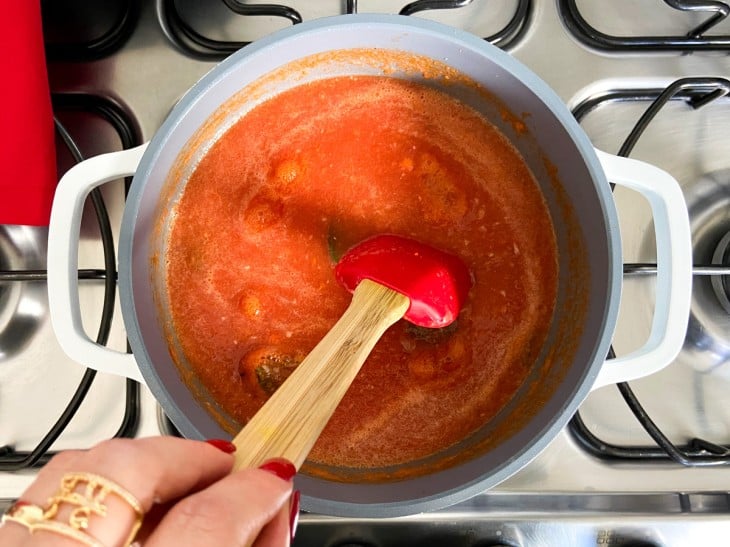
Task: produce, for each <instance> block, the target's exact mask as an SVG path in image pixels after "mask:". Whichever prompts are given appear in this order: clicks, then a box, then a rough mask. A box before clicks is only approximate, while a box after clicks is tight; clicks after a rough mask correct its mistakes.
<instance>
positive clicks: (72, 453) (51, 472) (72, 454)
mask: <svg viewBox="0 0 730 547" xmlns="http://www.w3.org/2000/svg"><path fill="white" fill-rule="evenodd" d="M82 454H83V452H82V451H78V450H67V451H64V452H59V453H58V454H56V455H55V456H54V457H53V458H51V460H50V461H49V462H48V463H47V464H46V465H45V466H43V467H42V468H41V470H40V471H39V472H38V475H37V477H36V481H47V480H54V478H55V477H56V476H57V473H58V470H59V469H68V468H69V466H72V465H73V464H74V462H75V461H76V460H77V459H78V458H79V457H80V456H81V455H82ZM49 477H50V478H49ZM31 489H32V486H31V487H29V488H28V489H26V491H25V492H24V493H23V495H22V496H21V497H20V500H22V501H24V502H28V503H33V504H35V505H40V506H42V505H43V504H45V502H46V499H45V498H43V499H41V500H38V499H36V497H34V496H33V495H32V494H31V496H30V497H29V496H28V492H29V491H30V490H31ZM31 540H32V537H31V535H30V531H29V530H28V528H26V527H25V526H23V525H21V524H19V523H17V522H12V521H8V522H5V523H3V525H2V526H0V545H7V546H8V547H11V546H12V547H20V546H23V545H30V544H31V543H30V542H31Z"/></svg>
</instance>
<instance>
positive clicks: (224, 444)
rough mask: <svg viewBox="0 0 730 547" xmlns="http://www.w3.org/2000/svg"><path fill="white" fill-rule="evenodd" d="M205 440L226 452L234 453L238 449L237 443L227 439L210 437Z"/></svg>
mask: <svg viewBox="0 0 730 547" xmlns="http://www.w3.org/2000/svg"><path fill="white" fill-rule="evenodd" d="M205 442H206V443H208V444H209V445H211V446H215V447H216V448H217V449H218V450H220V451H222V452H225V453H226V454H233V453H234V452H235V451H236V445H235V444H233V443H232V442H231V441H227V440H225V439H208V440H207V441H205Z"/></svg>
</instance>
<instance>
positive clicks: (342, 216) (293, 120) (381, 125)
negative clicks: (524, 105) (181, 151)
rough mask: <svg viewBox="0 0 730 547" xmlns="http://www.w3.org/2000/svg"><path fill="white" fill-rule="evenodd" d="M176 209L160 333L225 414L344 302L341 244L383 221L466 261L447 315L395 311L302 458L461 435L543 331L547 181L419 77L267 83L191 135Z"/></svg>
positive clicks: (492, 402) (438, 443) (305, 348)
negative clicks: (413, 321)
mask: <svg viewBox="0 0 730 547" xmlns="http://www.w3.org/2000/svg"><path fill="white" fill-rule="evenodd" d="M176 213H177V214H176V215H175V219H176V220H175V221H174V225H173V226H172V229H171V231H170V236H169V242H168V251H167V255H166V268H167V289H168V300H169V302H170V305H171V313H172V319H173V328H174V331H175V335H176V337H177V338H178V340H179V343H180V345H181V347H182V351H183V353H184V359H185V361H186V366H187V367H190V368H191V369H192V370H193V371H194V374H195V376H196V379H197V381H199V382H200V383H201V384H202V385H203V386H205V388H206V389H207V390H208V392H209V394H210V396H211V397H212V398H214V399H215V400H216V402H217V403H218V404H219V405H220V406H221V408H223V409H224V411H225V412H227V413H228V414H229V415H230V416H231V417H232V418H233V419H235V420H237V421H238V422H239V423H240V424H244V423H245V422H246V421H247V420H248V419H249V418H250V417H251V416H252V415H253V414H254V413H255V412H256V411H257V409H258V408H260V406H261V405H262V404H263V403H264V401H265V400H266V397H267V395H268V394H269V393H271V391H272V390H273V389H275V388H276V386H277V385H279V383H280V382H281V381H282V380H283V379H284V378H285V377H286V376H287V374H288V372H290V371H291V370H292V369H293V367H294V366H296V363H297V362H298V361H299V360H301V359H302V358H303V357H304V356H305V355H306V354H307V353H308V352H309V351H310V350H311V349H312V348H313V347H314V345H315V344H316V343H317V342H318V341H319V339H320V338H321V337H322V336H323V335H324V334H325V333H326V332H327V331H328V330H329V328H330V327H331V326H332V325H333V324H334V323H335V321H336V320H337V319H338V318H339V316H340V315H341V314H342V312H343V311H344V309H345V308H346V307H347V305H348V303H349V301H350V295H349V293H347V291H346V290H345V289H343V288H342V287H340V286H339V285H338V284H337V282H336V281H335V278H334V275H333V272H332V269H333V266H334V264H335V263H336V261H337V259H338V258H339V256H340V255H341V254H342V253H343V252H344V251H345V250H346V249H347V248H349V247H350V246H351V245H353V244H355V243H357V242H359V241H361V240H363V239H366V238H368V237H370V236H372V235H375V234H380V233H394V234H399V235H404V236H407V237H411V238H414V239H418V240H421V241H424V242H426V243H429V244H431V245H433V246H436V247H438V248H441V249H444V250H446V251H449V252H452V253H454V254H456V255H458V256H459V257H461V258H462V259H463V260H464V261H465V263H466V264H467V265H468V267H469V269H470V271H471V273H472V275H473V278H474V286H473V288H472V290H471V292H470V295H469V299H468V301H467V303H466V306H465V307H464V309H463V310H462V312H461V315H460V316H459V318H458V320H457V322H456V323H455V325H454V326H453V327H450V328H447V329H442V330H428V329H420V328H415V327H413V326H412V325H410V324H408V323H406V322H405V321H400V322H398V323H396V324H395V325H394V326H393V327H392V328H390V329H389V330H388V331H387V332H386V333H385V335H384V336H383V338H382V339H381V341H380V342H379V343H378V344H377V346H376V347H375V349H374V351H373V353H372V354H371V356H370V357H369V358H368V360H367V362H366V363H365V365H364V366H363V369H362V371H361V372H360V374H359V375H358V377H357V378H356V380H355V382H354V384H353V385H352V387H351V388H350V390H349V391H348V392H347V394H346V396H345V398H344V400H343V401H342V403H341V404H340V406H339V407H338V409H337V411H336V412H335V415H334V416H333V418H332V420H331V421H330V423H329V424H328V426H327V427H326V429H325V430H324V432H323V433H322V435H321V437H320V439H319V440H318V442H317V444H316V445H315V447H314V449H313V451H312V452H311V455H310V460H311V461H312V462H315V463H319V464H324V465H332V466H344V467H353V468H376V467H382V466H390V465H397V464H400V463H404V462H409V461H413V460H416V459H419V458H424V457H427V456H429V455H431V454H434V453H437V452H439V451H441V450H443V449H445V448H447V447H449V446H451V445H453V444H454V443H457V442H458V441H460V440H462V439H463V438H465V437H466V436H468V435H469V434H470V433H472V432H473V431H475V430H476V429H478V428H479V427H480V426H482V425H483V424H485V423H487V422H488V421H489V420H490V418H492V417H493V416H494V415H495V414H496V413H497V412H498V411H499V410H500V409H501V408H502V407H503V406H504V405H505V404H506V403H507V402H508V401H509V400H510V398H511V397H512V396H513V394H514V393H515V391H516V390H517V389H518V387H519V386H520V384H521V383H522V382H523V381H524V380H525V377H526V375H527V374H528V372H529V370H530V368H531V367H532V366H533V365H534V363H535V360H536V357H537V355H538V353H539V352H540V349H541V346H542V344H543V343H544V340H545V337H546V333H547V330H548V326H549V323H550V320H551V316H552V313H553V308H554V305H555V298H556V290H557V274H558V272H557V251H556V243H555V237H554V232H553V227H552V224H551V219H550V216H549V213H548V211H547V208H546V205H545V202H544V199H543V197H542V194H541V193H540V191H539V189H538V187H537V184H536V182H535V180H534V178H533V175H532V174H531V172H530V171H529V169H528V167H527V166H526V165H525V163H524V161H523V159H522V158H521V157H520V155H519V154H518V152H517V151H516V150H515V148H514V147H513V146H512V145H511V144H510V143H509V141H508V140H507V139H506V138H505V137H504V135H502V134H501V133H500V132H499V131H498V130H497V129H496V128H495V127H494V126H493V125H492V124H490V123H489V122H488V121H487V120H486V119H484V118H483V117H482V116H480V115H479V114H478V113H477V112H476V111H474V110H473V109H471V108H470V107H468V106H466V105H464V104H462V103H460V102H458V101H457V100H455V99H453V98H451V97H449V96H448V95H447V94H445V93H443V92H441V91H438V90H436V89H433V88H430V87H427V86H424V85H422V84H417V83H413V82H409V81H406V80H402V79H397V78H390V77H378V76H357V77H333V78H329V79H324V80H319V81H316V82H312V83H307V84H303V85H301V86H298V87H296V88H294V89H291V90H289V91H286V92H283V93H281V94H279V95H277V96H276V97H274V98H272V99H269V100H267V101H265V102H263V103H262V104H260V105H258V106H257V107H255V108H254V109H253V110H251V111H250V112H248V113H247V114H246V115H245V116H243V117H242V118H241V119H240V120H239V121H238V122H236V123H235V124H234V125H233V126H232V127H231V128H230V129H229V130H228V131H227V132H226V133H225V134H224V135H223V136H222V137H221V138H220V139H219V140H218V141H217V142H216V143H215V144H214V145H213V146H212V147H211V149H210V150H209V152H207V153H206V155H205V156H204V157H203V159H202V160H201V161H200V163H199V165H198V166H197V167H196V169H195V170H194V172H193V174H192V175H191V176H190V178H189V180H188V182H187V183H186V186H185V189H184V192H183V194H182V197H181V199H180V201H179V203H178V205H177V211H176ZM232 433H233V432H232Z"/></svg>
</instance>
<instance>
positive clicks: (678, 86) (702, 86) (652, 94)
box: [568, 78, 730, 467]
mask: <svg viewBox="0 0 730 547" xmlns="http://www.w3.org/2000/svg"><path fill="white" fill-rule="evenodd" d="M727 95H730V81H729V80H726V79H725V78H682V79H680V80H677V81H675V82H673V83H672V84H671V85H669V86H667V87H666V88H664V89H651V90H640V91H637V90H617V91H610V92H607V93H604V94H602V95H599V96H596V97H593V98H591V99H589V100H586V101H584V102H583V103H581V104H579V105H578V106H577V107H576V108H575V109H574V110H573V115H574V116H575V118H576V119H577V120H578V121H580V120H581V119H582V118H583V117H584V116H585V115H586V114H588V113H589V112H590V111H591V110H593V109H594V108H596V107H598V106H600V105H601V104H604V103H606V102H609V101H651V103H650V105H649V107H648V108H647V109H646V111H645V112H644V114H643V115H642V116H641V117H640V118H639V120H638V121H637V123H636V125H635V126H634V128H633V129H632V131H631V133H630V134H629V136H628V137H627V138H626V140H625V141H624V143H623V145H622V146H621V149H620V150H619V153H618V155H619V156H624V157H628V156H629V154H631V151H632V150H633V148H634V146H635V144H636V142H637V141H638V140H639V138H640V137H641V135H642V134H643V132H644V130H645V129H646V128H647V127H648V126H649V124H650V123H651V121H652V120H653V119H654V117H655V116H656V115H657V113H658V112H659V111H660V110H661V109H662V107H664V106H665V105H666V104H667V103H668V102H669V101H684V102H685V103H687V104H688V105H689V106H691V107H692V108H693V109H698V108H701V107H702V106H705V105H707V104H709V103H711V102H712V101H714V100H716V99H719V98H720V97H725V96H727ZM656 268H657V265H656V264H624V275H625V276H630V275H652V274H655V273H656ZM693 274H694V275H713V276H727V275H730V266H719V265H715V264H695V265H694V266H693ZM613 357H615V354H614V353H613V348H611V350H610V353H609V355H608V358H609V359H611V358H613ZM617 387H618V390H619V392H620V393H621V396H622V397H623V399H624V401H626V404H627V405H628V407H629V408H630V409H631V412H632V413H633V414H634V416H635V417H636V419H637V420H638V422H639V424H640V425H641V427H643V428H644V430H645V431H646V432H647V433H648V434H649V435H650V436H651V438H652V439H653V440H654V441H655V442H656V443H657V444H656V446H619V445H615V444H611V443H608V442H606V441H604V440H602V439H600V438H599V437H598V436H596V435H595V434H594V433H592V432H591V431H590V430H589V428H588V426H587V425H586V424H585V422H584V421H583V420H582V418H581V416H580V412H576V413H575V416H574V417H573V419H572V420H571V421H570V423H569V426H568V430H569V431H570V433H571V434H572V435H573V437H574V438H575V440H576V441H577V442H578V444H580V446H582V447H583V448H584V449H585V450H586V451H587V452H589V453H590V454H592V455H594V456H596V457H598V458H601V459H607V460H619V461H631V462H641V461H644V462H653V461H662V460H672V461H674V462H676V463H679V464H682V465H685V466H688V467H699V466H716V465H728V464H730V446H721V445H718V444H715V443H712V442H710V441H706V440H704V439H699V438H694V439H691V440H690V441H689V442H688V443H687V444H685V445H677V444H675V443H673V442H672V441H670V440H669V438H668V437H667V436H666V435H665V434H664V433H663V432H662V431H661V429H660V428H659V427H658V426H657V425H656V423H655V422H654V421H653V420H652V419H651V417H650V416H649V414H648V413H647V412H646V411H645V410H644V408H643V407H642V405H641V403H640V402H639V400H638V398H637V397H636V395H635V394H634V392H633V391H632V390H631V388H630V387H629V385H628V383H626V382H623V383H620V384H617Z"/></svg>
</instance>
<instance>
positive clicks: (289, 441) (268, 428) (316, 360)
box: [233, 235, 471, 469]
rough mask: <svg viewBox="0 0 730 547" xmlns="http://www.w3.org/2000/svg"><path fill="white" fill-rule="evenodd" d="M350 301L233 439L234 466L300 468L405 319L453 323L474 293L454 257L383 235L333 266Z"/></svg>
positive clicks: (466, 273)
mask: <svg viewBox="0 0 730 547" xmlns="http://www.w3.org/2000/svg"><path fill="white" fill-rule="evenodd" d="M335 275H336V277H337V279H338V281H339V282H340V283H341V284H342V285H343V286H344V287H345V288H347V289H348V290H349V291H351V292H352V293H353V297H352V302H351V303H350V306H349V307H348V308H347V310H345V313H344V314H343V315H342V317H340V319H339V320H338V321H337V323H335V325H334V326H333V327H332V329H331V330H330V331H329V332H328V333H327V334H326V335H325V337H324V338H323V339H322V340H321V341H320V342H319V344H317V346H316V347H315V348H314V349H313V350H312V352H311V353H310V354H309V355H307V357H306V358H305V359H304V361H302V362H301V364H300V365H299V366H298V367H297V368H296V370H295V371H294V372H293V373H292V374H291V376H289V378H288V379H287V380H286V381H285V382H284V383H283V384H282V385H281V386H280V387H279V389H278V390H277V391H276V392H275V393H274V394H273V395H272V396H271V398H270V399H269V400H268V401H267V402H266V404H265V405H264V406H263V407H262V408H261V410H259V412H257V413H256V415H255V416H254V417H253V418H252V419H251V420H250V421H249V422H248V424H246V426H245V427H244V428H243V429H242V430H241V432H240V433H239V434H238V435H236V437H235V438H234V439H233V444H235V445H236V447H237V448H238V450H237V451H236V454H235V456H236V464H235V468H236V469H238V468H241V467H250V466H257V465H260V464H261V463H263V462H264V461H266V460H267V459H269V458H272V457H284V458H287V459H288V460H290V461H291V462H293V463H294V465H295V466H296V467H297V469H298V468H299V467H300V466H301V465H302V463H304V460H305V459H306V458H307V455H308V454H309V451H310V450H311V448H312V446H313V445H314V443H315V442H316V440H317V438H318V437H319V434H320V433H321V432H322V430H323V429H324V427H325V426H326V425H327V422H328V421H329V419H330V417H331V416H332V414H333V413H334V411H335V409H336V408H337V405H338V404H339V402H340V401H341V400H342V397H344V395H345V392H346V391H347V389H348V388H349V387H350V384H351V383H352V381H353V380H354V379H355V376H356V375H357V373H358V371H359V370H360V367H361V366H362V364H363V363H364V362H365V359H366V358H367V356H368V355H369V354H370V351H371V350H372V348H373V346H375V344H376V342H377V341H378V340H379V339H380V337H381V336H382V334H383V333H384V332H385V331H386V330H387V329H388V327H390V326H391V325H392V324H393V323H395V322H396V321H398V320H399V319H401V318H402V317H405V319H406V320H408V321H410V322H411V323H414V324H416V325H419V326H421V327H431V328H436V327H445V326H447V325H449V324H450V323H452V322H453V321H454V320H455V319H456V317H457V315H458V314H459V311H460V310H461V307H462V305H463V304H464V301H465V300H466V297H467V294H468V292H469V289H470V288H471V276H470V274H469V270H468V269H467V267H466V265H464V263H463V262H462V261H461V260H460V259H459V258H458V257H456V256H454V255H452V254H449V253H446V252H443V251H440V250H438V249H435V248H433V247H430V246H428V245H425V244H423V243H420V242H418V241H414V240H412V239H407V238H404V237H400V236H395V235H381V236H376V237H373V238H371V239H368V240H366V241H364V242H362V243H360V244H358V245H356V246H354V247H353V248H351V249H350V250H349V251H348V252H347V253H345V255H344V256H343V257H342V259H341V260H340V262H339V263H338V264H337V266H336V267H335Z"/></svg>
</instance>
